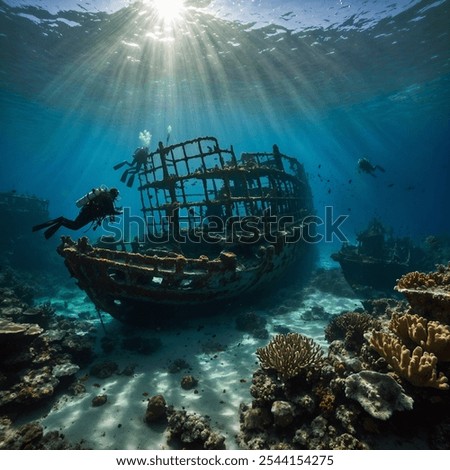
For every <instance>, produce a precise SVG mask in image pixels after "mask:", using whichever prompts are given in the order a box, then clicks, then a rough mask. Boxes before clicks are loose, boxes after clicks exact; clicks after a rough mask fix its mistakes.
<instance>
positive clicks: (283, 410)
mask: <svg viewBox="0 0 450 470" xmlns="http://www.w3.org/2000/svg"><path fill="white" fill-rule="evenodd" d="M270 411H271V413H272V416H273V424H274V425H275V426H277V427H280V428H285V427H287V426H289V425H290V424H291V423H292V421H294V408H293V407H292V405H291V404H290V403H289V402H288V401H282V400H277V401H274V402H273V404H272V408H271V410H270Z"/></svg>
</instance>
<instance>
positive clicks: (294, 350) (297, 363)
mask: <svg viewBox="0 0 450 470" xmlns="http://www.w3.org/2000/svg"><path fill="white" fill-rule="evenodd" d="M256 355H257V356H258V359H259V361H260V363H261V367H262V368H263V369H275V370H276V371H277V372H278V374H279V375H280V377H281V378H282V379H283V380H287V379H290V378H292V377H295V376H296V375H298V374H299V373H300V372H301V371H302V370H304V369H308V368H311V367H313V366H319V365H321V363H322V360H323V351H322V349H321V347H320V346H319V345H318V344H316V343H315V342H314V340H312V339H311V338H308V337H306V336H303V335H301V334H299V333H288V334H286V335H276V336H274V337H273V338H272V340H271V341H270V343H269V344H268V345H267V346H266V347H264V348H259V349H257V351H256Z"/></svg>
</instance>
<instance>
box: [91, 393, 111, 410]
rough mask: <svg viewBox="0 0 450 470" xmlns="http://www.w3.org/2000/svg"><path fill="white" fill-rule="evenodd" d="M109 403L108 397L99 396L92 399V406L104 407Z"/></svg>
mask: <svg viewBox="0 0 450 470" xmlns="http://www.w3.org/2000/svg"><path fill="white" fill-rule="evenodd" d="M107 401H108V395H97V396H96V397H94V398H93V399H92V406H94V407H96V406H103V405H104V404H105V403H106V402H107Z"/></svg>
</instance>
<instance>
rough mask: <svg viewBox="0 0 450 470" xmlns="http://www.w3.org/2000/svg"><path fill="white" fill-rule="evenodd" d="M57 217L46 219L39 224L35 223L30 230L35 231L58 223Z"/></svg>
mask: <svg viewBox="0 0 450 470" xmlns="http://www.w3.org/2000/svg"><path fill="white" fill-rule="evenodd" d="M58 221H59V219H52V220H47V222H44V223H42V224H39V225H35V226H34V227H33V228H32V229H31V231H32V232H37V231H38V230H42V229H43V228H46V227H50V226H51V225H54V224H56V223H58Z"/></svg>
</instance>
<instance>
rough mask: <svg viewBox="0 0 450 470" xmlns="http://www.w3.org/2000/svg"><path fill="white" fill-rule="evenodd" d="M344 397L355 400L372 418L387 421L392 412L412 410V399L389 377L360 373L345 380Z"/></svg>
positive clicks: (376, 373) (366, 372)
mask: <svg viewBox="0 0 450 470" xmlns="http://www.w3.org/2000/svg"><path fill="white" fill-rule="evenodd" d="M345 395H346V396H347V398H352V399H353V400H356V401H357V402H358V403H359V404H360V405H361V406H362V407H363V408H364V410H365V411H367V413H369V414H370V415H371V416H372V417H374V418H377V419H381V420H387V419H389V418H390V417H391V415H392V413H393V412H394V411H396V410H397V411H402V410H412V407H413V403H414V401H413V399H412V398H411V397H409V396H407V395H405V393H404V390H403V389H402V387H401V386H400V385H399V384H398V383H397V382H396V381H395V380H394V379H393V378H392V377H390V376H389V375H387V374H380V373H379V372H373V371H369V370H366V371H361V372H358V373H357V374H352V375H350V376H348V377H347V378H346V379H345Z"/></svg>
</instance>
